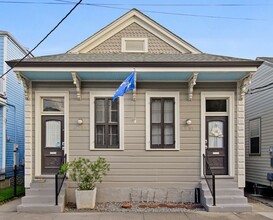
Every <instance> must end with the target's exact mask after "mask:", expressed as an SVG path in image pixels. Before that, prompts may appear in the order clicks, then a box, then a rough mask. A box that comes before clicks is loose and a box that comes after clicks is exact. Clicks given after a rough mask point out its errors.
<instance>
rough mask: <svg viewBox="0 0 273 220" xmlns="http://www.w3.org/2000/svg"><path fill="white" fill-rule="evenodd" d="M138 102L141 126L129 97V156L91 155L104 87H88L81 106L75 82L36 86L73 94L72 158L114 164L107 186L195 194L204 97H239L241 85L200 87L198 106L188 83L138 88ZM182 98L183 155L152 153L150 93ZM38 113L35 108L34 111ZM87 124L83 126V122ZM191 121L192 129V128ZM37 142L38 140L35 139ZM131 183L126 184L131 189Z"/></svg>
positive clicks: (126, 149)
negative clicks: (93, 98)
mask: <svg viewBox="0 0 273 220" xmlns="http://www.w3.org/2000/svg"><path fill="white" fill-rule="evenodd" d="M137 86H138V88H137V100H136V123H133V119H134V103H133V101H132V94H131V93H128V94H126V95H125V97H124V111H125V112H124V116H125V117H124V126H125V127H124V134H125V135H124V136H125V138H124V145H125V146H124V150H123V151H110V150H109V151H100V150H94V151H90V140H89V138H90V132H93V131H92V128H91V131H90V91H105V90H106V89H102V86H101V84H100V83H98V84H97V83H83V88H82V99H81V100H78V99H77V96H76V89H75V88H74V86H73V84H72V82H71V83H64V84H60V85H59V84H56V83H50V84H49V83H34V84H33V88H34V89H35V91H45V89H47V88H49V89H50V90H54V91H69V93H70V103H69V104H70V106H69V117H70V118H69V123H70V124H69V133H70V144H69V145H70V151H69V152H70V158H69V160H73V159H74V158H76V157H79V156H86V157H89V158H91V159H92V160H93V159H96V158H97V157H98V156H103V157H105V158H106V160H107V161H108V162H109V163H110V164H111V171H110V174H109V175H108V176H106V177H105V178H104V181H103V184H102V186H108V185H109V186H111V187H120V186H123V185H126V187H130V186H137V185H139V186H142V187H144V186H151V185H154V184H156V186H166V185H168V184H170V186H172V187H173V186H176V187H186V188H191V189H193V188H194V187H196V186H197V185H198V183H199V181H200V169H201V164H200V162H201V159H200V154H201V149H200V138H201V131H200V118H201V117H200V116H201V106H200V104H201V100H200V99H201V91H235V90H236V83H217V84H216V83H200V84H198V85H196V87H195V88H194V95H193V100H192V101H188V84H187V83H138V84H137ZM104 87H107V88H111V89H112V90H113V89H116V88H117V86H116V84H112V83H105V84H104ZM146 91H161V92H162V91H166V92H167V91H179V92H180V111H179V115H180V118H179V120H178V119H176V123H179V125H180V150H179V151H170V150H162V151H146V150H145V149H146V147H145V92H146ZM33 110H34V107H33ZM79 118H81V119H82V120H83V124H82V125H78V124H77V120H78V119H79ZM188 118H190V119H191V121H192V124H191V125H190V126H188V125H186V123H185V121H186V119H188ZM33 140H34V139H33ZM125 183H126V184H125Z"/></svg>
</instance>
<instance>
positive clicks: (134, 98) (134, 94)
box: [133, 68, 137, 123]
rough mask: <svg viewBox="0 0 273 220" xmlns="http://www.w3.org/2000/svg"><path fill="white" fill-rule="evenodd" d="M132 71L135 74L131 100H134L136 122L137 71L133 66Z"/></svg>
mask: <svg viewBox="0 0 273 220" xmlns="http://www.w3.org/2000/svg"><path fill="white" fill-rule="evenodd" d="M134 72H135V75H134V78H135V79H134V84H135V86H134V89H133V101H134V123H136V80H137V72H136V70H135V68H134Z"/></svg>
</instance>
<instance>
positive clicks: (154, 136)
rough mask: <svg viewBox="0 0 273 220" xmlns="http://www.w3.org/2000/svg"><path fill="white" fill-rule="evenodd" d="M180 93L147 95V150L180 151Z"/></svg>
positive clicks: (150, 93) (151, 93)
mask: <svg viewBox="0 0 273 220" xmlns="http://www.w3.org/2000/svg"><path fill="white" fill-rule="evenodd" d="M178 122H179V93H178V92H164V93H162V92H147V93H146V150H164V149H166V150H178V149H179V124H178Z"/></svg>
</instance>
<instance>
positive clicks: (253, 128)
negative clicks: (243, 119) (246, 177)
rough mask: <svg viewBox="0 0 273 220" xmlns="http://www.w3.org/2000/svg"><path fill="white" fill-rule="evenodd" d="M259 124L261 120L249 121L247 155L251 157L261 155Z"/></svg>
mask: <svg viewBox="0 0 273 220" xmlns="http://www.w3.org/2000/svg"><path fill="white" fill-rule="evenodd" d="M260 124H261V119H260V118H256V119H253V120H250V121H249V133H250V134H249V136H250V149H249V153H250V154H252V155H260V154H261V149H260V148H261V146H260V145H261V140H260V139H261V138H260V136H261V135H260V127H261V126H260Z"/></svg>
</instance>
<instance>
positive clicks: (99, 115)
mask: <svg viewBox="0 0 273 220" xmlns="http://www.w3.org/2000/svg"><path fill="white" fill-rule="evenodd" d="M118 105H119V103H118V99H116V100H115V101H114V102H112V99H111V98H96V99H95V109H96V112H95V121H96V125H95V134H96V135H95V148H119V131H118V130H119V129H118V128H119V123H118V117H119V114H118V113H119V112H118Z"/></svg>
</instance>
